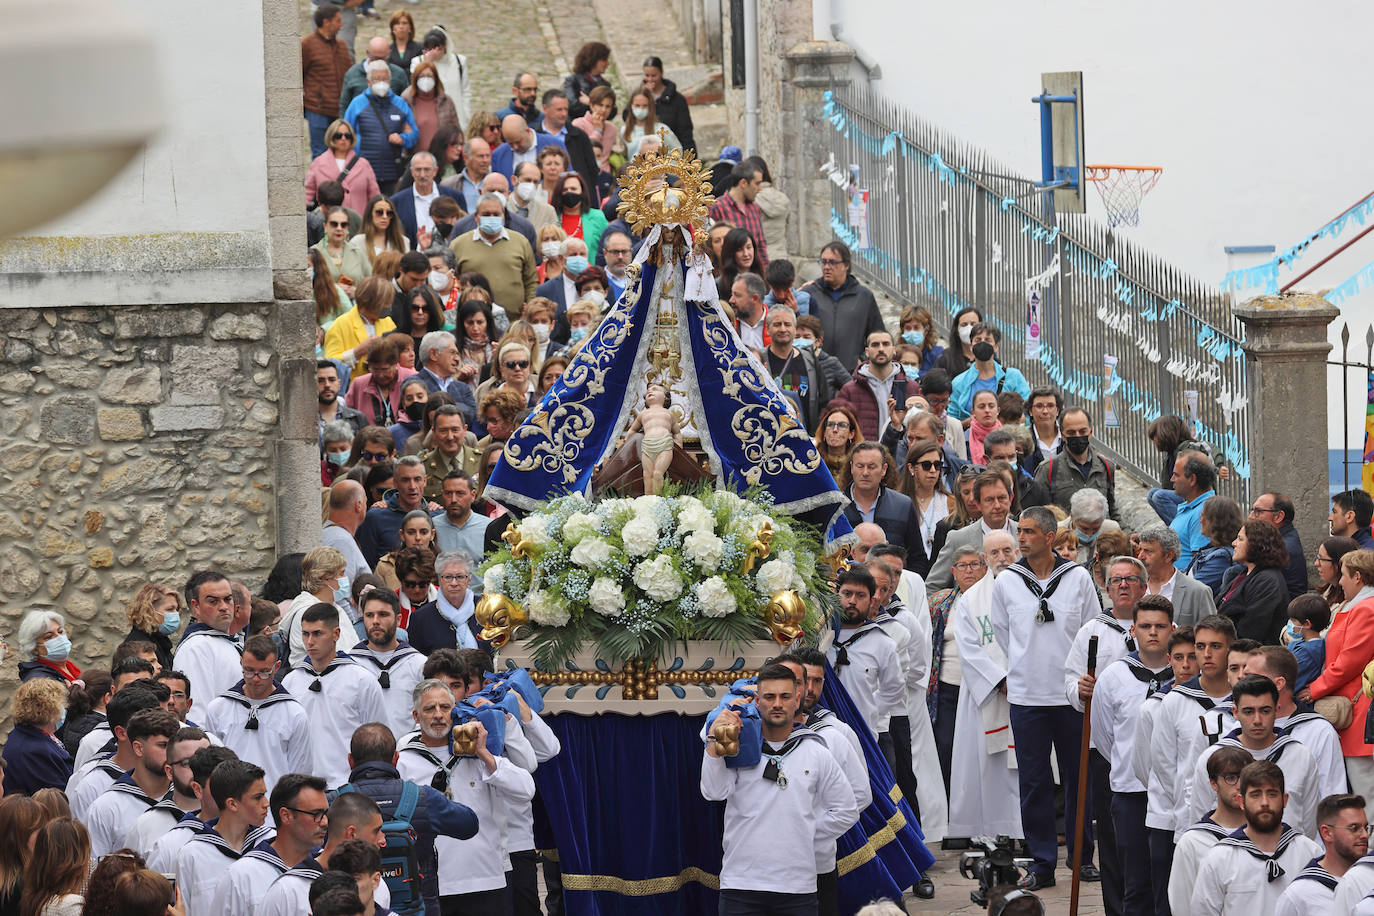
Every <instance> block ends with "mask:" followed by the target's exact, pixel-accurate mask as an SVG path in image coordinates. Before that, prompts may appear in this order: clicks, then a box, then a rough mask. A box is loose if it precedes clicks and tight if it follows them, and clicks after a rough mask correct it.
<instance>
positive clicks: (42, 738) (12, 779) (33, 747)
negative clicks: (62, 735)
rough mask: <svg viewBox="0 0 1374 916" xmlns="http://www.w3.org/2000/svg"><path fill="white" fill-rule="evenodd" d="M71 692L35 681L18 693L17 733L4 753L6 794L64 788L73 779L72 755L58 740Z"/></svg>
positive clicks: (57, 684)
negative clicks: (68, 694) (59, 727)
mask: <svg viewBox="0 0 1374 916" xmlns="http://www.w3.org/2000/svg"><path fill="white" fill-rule="evenodd" d="M67 691H68V688H67V687H65V686H64V685H63V684H61V683H60V682H58V681H53V680H49V679H47V678H35V679H34V680H31V681H26V682H25V683H23V684H20V685H19V689H18V690H16V691H15V692H14V704H13V708H12V712H11V714H12V715H13V716H14V730H13V731H11V732H10V736H9V739H8V740H6V741H5V750H4V751H3V753H0V756H3V758H4V761H5V794H6V795H9V794H11V793H14V794H21V793H22V794H24V795H32V794H33V793H35V792H37V791H38V790H39V789H46V788H48V787H53V788H63V787H65V786H66V785H67V780H69V779H71V777H72V755H71V754H69V753H68V752H67V749H66V748H65V747H63V745H62V742H61V741H58V740H57V728H58V726H59V725H60V724H62V722H63V720H64V719H65V718H66V716H67Z"/></svg>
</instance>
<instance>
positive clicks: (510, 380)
mask: <svg viewBox="0 0 1374 916" xmlns="http://www.w3.org/2000/svg"><path fill="white" fill-rule="evenodd" d="M522 324H523V325H525V327H529V325H528V324H526V323H525V322H523V321H517V322H515V324H514V325H512V326H511V329H510V330H509V331H507V332H506V336H505V337H502V338H501V343H500V345H499V346H498V347H497V349H496V353H497V355H496V359H494V360H492V363H491V377H490V378H488V379H487V380H486V381H485V382H483V383H482V384H480V385H478V386H477V401H478V403H481V400H482V398H483V397H485V396H486V395H487V394H488V393H489V392H492V391H496V390H498V389H505V390H507V391H511V392H513V393H515V394H516V395H518V396H519V397H520V399H521V403H522V404H524V405H525V406H526V407H529V406H530V405H531V403H532V401H533V396H534V380H535V378H537V377H538V372H539V370H538V368H537V367H536V366H535V364H534V361H533V360H532V359H531V358H530V349H531V348H530V345H529V343H528V342H527V341H525V340H523V339H522V336H523V335H522V334H518V333H517V330H516V327H515V325H522ZM478 422H479V423H480V422H481V417H480V416H479V417H478Z"/></svg>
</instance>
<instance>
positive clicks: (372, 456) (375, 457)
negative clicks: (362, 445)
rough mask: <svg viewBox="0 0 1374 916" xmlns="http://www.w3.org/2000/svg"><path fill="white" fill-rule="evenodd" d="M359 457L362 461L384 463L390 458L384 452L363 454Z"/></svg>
mask: <svg viewBox="0 0 1374 916" xmlns="http://www.w3.org/2000/svg"><path fill="white" fill-rule="evenodd" d="M359 457H361V458H362V459H363V460H364V461H385V460H386V459H387V458H389V457H390V456H389V455H388V454H387V453H386V452H363V453H362V455H361V456H359Z"/></svg>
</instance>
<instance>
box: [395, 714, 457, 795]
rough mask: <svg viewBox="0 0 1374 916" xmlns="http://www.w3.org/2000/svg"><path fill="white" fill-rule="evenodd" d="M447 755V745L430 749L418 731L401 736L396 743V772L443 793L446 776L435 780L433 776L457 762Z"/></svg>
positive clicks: (411, 780) (450, 755)
mask: <svg viewBox="0 0 1374 916" xmlns="http://www.w3.org/2000/svg"><path fill="white" fill-rule="evenodd" d="M457 759H458V758H457V757H454V756H453V755H452V754H450V753H449V748H448V745H447V744H443V745H440V746H439V747H430V746H429V745H428V744H425V742H424V736H423V735H422V734H421V733H420V731H419V730H418V729H416V730H415V731H412V732H410V733H409V734H407V735H404V736H402V737H401V738H400V739H399V740H398V741H397V742H396V770H397V772H399V773H400V774H401V778H402V779H404V780H407V781H409V782H414V783H418V784H420V785H422V786H432V787H433V788H434V789H435V790H436V791H439V792H443V791H444V790H445V788H446V787H447V785H448V781H447V776H445V777H444V778H443V779H439V780H436V779H435V778H434V777H435V775H436V774H437V773H438V772H439V771H440V770H443V769H446V768H447V767H448V765H449V764H450V763H452V762H453V761H455V760H457Z"/></svg>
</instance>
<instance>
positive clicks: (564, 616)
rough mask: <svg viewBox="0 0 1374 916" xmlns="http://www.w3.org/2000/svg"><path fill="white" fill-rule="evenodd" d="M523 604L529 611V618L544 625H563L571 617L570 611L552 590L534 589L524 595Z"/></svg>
mask: <svg viewBox="0 0 1374 916" xmlns="http://www.w3.org/2000/svg"><path fill="white" fill-rule="evenodd" d="M525 605H526V607H528V609H529V612H530V620H533V621H534V622H535V623H537V624H540V625H542V626H546V627H561V626H565V625H566V624H567V622H568V621H569V620H571V619H572V611H570V610H569V609H568V606H567V604H566V603H564V602H563V601H560V600H559V599H558V598H557V597H555V596H554V594H553V593H552V592H547V591H543V590H541V589H535V590H534V591H532V592H530V593H529V594H528V595H526V596H525Z"/></svg>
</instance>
